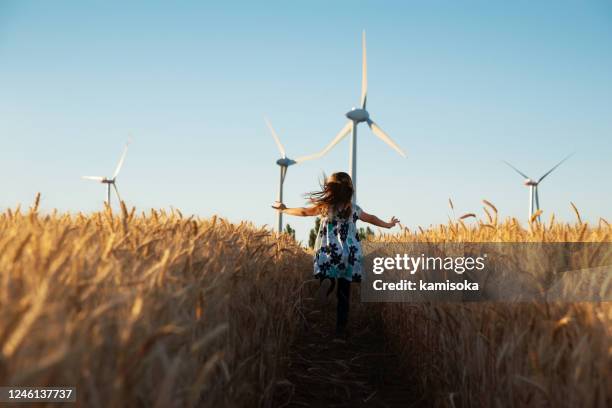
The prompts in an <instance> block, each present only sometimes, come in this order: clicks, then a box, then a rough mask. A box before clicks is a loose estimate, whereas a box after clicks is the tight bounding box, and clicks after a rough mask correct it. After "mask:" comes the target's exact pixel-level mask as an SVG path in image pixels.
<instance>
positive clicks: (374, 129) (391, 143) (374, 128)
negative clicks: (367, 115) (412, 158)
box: [368, 119, 406, 157]
mask: <svg viewBox="0 0 612 408" xmlns="http://www.w3.org/2000/svg"><path fill="white" fill-rule="evenodd" d="M368 126H369V127H370V129H372V132H374V134H375V135H376V136H378V137H379V138H380V139H382V141H383V142H385V143H386V144H388V145H389V146H391V148H392V149H393V150H395V151H396V152H398V153H399V154H400V155H401V156H402V157H406V153H404V151H403V150H402V148H401V147H399V146H398V145H397V143H395V142H394V141H393V139H391V138H390V137H389V135H388V134H386V133H385V132H384V131H383V130H382V129H381V128H380V126H378V125H377V124H376V123H374V121H372V120H369V119H368Z"/></svg>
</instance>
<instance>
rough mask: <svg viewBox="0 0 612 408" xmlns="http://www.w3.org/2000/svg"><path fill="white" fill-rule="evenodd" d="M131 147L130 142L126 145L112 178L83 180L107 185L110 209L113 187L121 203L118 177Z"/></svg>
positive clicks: (88, 177) (92, 177)
mask: <svg viewBox="0 0 612 408" xmlns="http://www.w3.org/2000/svg"><path fill="white" fill-rule="evenodd" d="M129 145H130V141H128V142H127V143H126V144H125V147H124V148H123V153H122V154H121V158H120V159H119V163H117V167H116V168H115V172H114V173H113V175H112V177H111V178H107V177H102V176H83V177H82V178H83V179H86V180H94V181H99V182H100V183H102V184H106V202H107V203H108V206H109V207H110V205H111V186H113V188H114V189H115V193H116V194H117V199H118V200H119V203H121V196H119V190H118V189H117V183H116V180H117V176H118V175H119V172H120V171H121V166H123V162H124V161H125V155H126V154H127V151H128V146H129Z"/></svg>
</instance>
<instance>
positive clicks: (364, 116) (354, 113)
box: [346, 108, 370, 123]
mask: <svg viewBox="0 0 612 408" xmlns="http://www.w3.org/2000/svg"><path fill="white" fill-rule="evenodd" d="M346 117H347V118H349V119H350V120H352V121H353V122H355V123H361V122H367V121H368V119H370V114H369V113H368V111H367V110H365V109H356V108H353V109H351V110H350V111H348V112H347V113H346Z"/></svg>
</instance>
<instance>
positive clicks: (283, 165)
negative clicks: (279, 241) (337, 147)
mask: <svg viewBox="0 0 612 408" xmlns="http://www.w3.org/2000/svg"><path fill="white" fill-rule="evenodd" d="M264 119H265V121H266V125H267V126H268V129H270V133H272V137H273V138H274V142H276V146H278V150H279V151H280V154H281V158H280V159H278V160H277V161H276V164H278V166H279V167H280V182H279V185H278V202H279V203H282V202H283V184H284V182H285V176H286V175H287V169H288V168H289V166H293V165H294V164H298V163H301V162H303V161H306V160H311V159H316V158H317V157H320V154H313V155H310V156H302V157H298V158H297V159H295V160H293V159H290V158H288V157H287V153H286V152H285V147H284V146H283V144H282V143H281V141H280V138H279V137H278V135H277V134H276V131H275V130H274V128H273V127H272V124H271V123H270V121H269V120H268V118H264ZM276 222H277V228H278V232H282V231H283V213H281V212H280V211H277V220H276Z"/></svg>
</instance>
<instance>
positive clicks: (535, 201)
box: [503, 153, 574, 220]
mask: <svg viewBox="0 0 612 408" xmlns="http://www.w3.org/2000/svg"><path fill="white" fill-rule="evenodd" d="M573 154H574V153H572V154H570V155H568V156H566V157H565V158H564V159H563V160H561V161H560V162H559V163H557V164H556V165H555V166H554V167H553V168H552V169H550V170H548V171H547V172H546V173H544V175H543V176H542V177H540V178H539V179H538V180H537V181H536V180H533V179H532V178H531V177H529V176H527V175H526V174H525V173H523V172H522V171H520V170H519V169H517V168H516V167H514V166H513V165H511V164H510V163H508V162H507V161H505V160H503V162H504V163H506V164H507V165H508V166H510V167H511V168H512V169H513V170H514V171H516V172H517V173H518V174H520V175H521V176H522V177H523V178H524V184H525V185H526V186H527V187H529V217H528V219H529V220H531V217H532V216H533V214H534V213H535V212H536V211H538V210H539V209H540V196H539V194H538V186H539V184H540V183H541V182H542V180H544V178H546V176H548V175H549V174H550V173H552V172H553V171H554V170H555V169H556V168H557V167H559V166H560V165H561V164H562V163H563V162H564V161H566V160H567V159H569V158H570V157H572V156H573ZM538 218H539V217H538Z"/></svg>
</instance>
